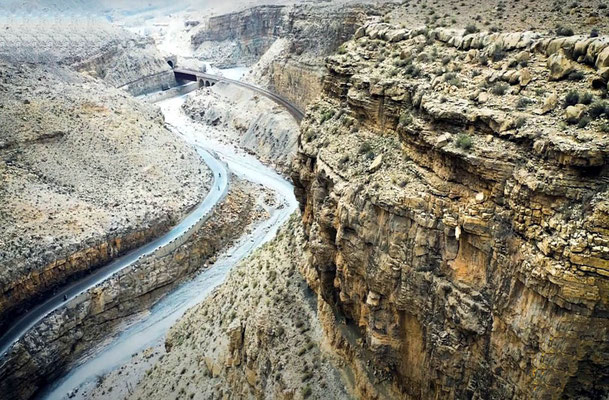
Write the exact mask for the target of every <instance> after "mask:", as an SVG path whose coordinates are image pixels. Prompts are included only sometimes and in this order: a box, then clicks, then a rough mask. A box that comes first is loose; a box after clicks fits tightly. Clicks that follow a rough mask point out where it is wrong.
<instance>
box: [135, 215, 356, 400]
mask: <svg viewBox="0 0 609 400" xmlns="http://www.w3.org/2000/svg"><path fill="white" fill-rule="evenodd" d="M304 248H305V243H304V236H303V229H302V224H301V222H300V221H299V215H294V216H293V217H292V219H291V220H290V222H289V223H287V224H286V226H285V227H283V228H282V230H281V231H280V232H279V234H278V235H277V237H276V238H275V239H274V240H273V241H271V242H269V243H267V244H266V245H264V246H263V247H262V248H260V249H259V250H258V251H256V252H255V253H254V254H252V256H250V257H248V258H247V259H246V260H244V261H243V262H242V263H240V264H239V265H238V266H236V267H235V269H234V270H233V271H231V274H230V276H229V277H228V279H227V281H226V282H225V283H224V284H223V285H222V286H221V287H219V288H218V289H217V290H216V291H215V292H214V293H213V294H212V295H210V297H209V298H208V299H207V300H205V301H204V302H203V303H201V304H200V305H198V306H196V307H193V308H192V309H191V310H190V311H188V313H187V314H186V315H185V316H184V317H183V318H182V319H181V320H180V321H179V322H178V323H177V324H176V325H175V326H174V327H172V329H171V331H170V332H169V334H168V335H167V339H166V342H165V346H166V348H167V350H168V352H167V354H165V355H164V357H163V359H162V360H160V361H159V362H157V363H156V364H155V365H154V366H153V367H152V368H150V369H149V370H148V371H147V373H146V374H144V377H143V379H142V380H141V381H140V382H139V384H138V386H137V388H136V389H135V390H134V392H133V393H132V394H131V396H130V397H129V398H130V399H138V398H143V397H146V398H150V399H164V398H167V397H172V396H175V394H176V393H179V395H180V396H183V397H185V398H192V399H196V400H199V399H201V400H202V399H209V398H226V399H259V398H264V399H286V400H287V399H306V398H316V399H346V398H349V396H348V394H347V392H346V390H345V385H344V381H346V379H344V378H345V377H346V376H343V374H342V373H341V370H340V368H336V366H335V365H334V364H333V363H332V356H331V354H329V353H328V352H326V351H324V346H325V345H324V337H323V333H322V329H321V325H320V323H319V320H318V318H317V304H316V301H315V297H314V294H313V293H312V292H311V290H310V289H309V288H308V286H307V284H306V282H305V281H304V279H303V277H302V276H301V275H300V274H299V272H298V268H299V267H300V266H301V264H302V262H303V250H304Z"/></svg>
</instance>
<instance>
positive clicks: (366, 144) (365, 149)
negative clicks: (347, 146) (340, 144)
mask: <svg viewBox="0 0 609 400" xmlns="http://www.w3.org/2000/svg"><path fill="white" fill-rule="evenodd" d="M371 150H372V146H371V145H370V142H364V143H362V144H361V145H360V146H359V153H360V154H364V153H367V152H369V151H371Z"/></svg>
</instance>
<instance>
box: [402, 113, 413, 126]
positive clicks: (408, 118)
mask: <svg viewBox="0 0 609 400" xmlns="http://www.w3.org/2000/svg"><path fill="white" fill-rule="evenodd" d="M399 124H400V127H406V126H408V125H410V124H412V115H410V113H409V112H408V111H402V113H401V114H400V121H399Z"/></svg>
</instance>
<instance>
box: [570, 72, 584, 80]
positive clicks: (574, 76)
mask: <svg viewBox="0 0 609 400" xmlns="http://www.w3.org/2000/svg"><path fill="white" fill-rule="evenodd" d="M567 79H569V80H570V81H581V80H582V79H584V73H583V72H581V71H573V72H571V73H570V74H569V76H567Z"/></svg>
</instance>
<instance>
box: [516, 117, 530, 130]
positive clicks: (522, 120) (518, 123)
mask: <svg viewBox="0 0 609 400" xmlns="http://www.w3.org/2000/svg"><path fill="white" fill-rule="evenodd" d="M526 123H527V119H526V118H525V117H518V119H517V120H516V122H515V123H514V126H515V127H516V129H520V128H522V127H523V126H524V125H525V124H526Z"/></svg>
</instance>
